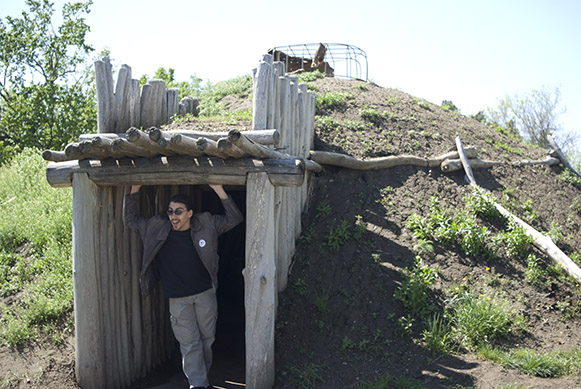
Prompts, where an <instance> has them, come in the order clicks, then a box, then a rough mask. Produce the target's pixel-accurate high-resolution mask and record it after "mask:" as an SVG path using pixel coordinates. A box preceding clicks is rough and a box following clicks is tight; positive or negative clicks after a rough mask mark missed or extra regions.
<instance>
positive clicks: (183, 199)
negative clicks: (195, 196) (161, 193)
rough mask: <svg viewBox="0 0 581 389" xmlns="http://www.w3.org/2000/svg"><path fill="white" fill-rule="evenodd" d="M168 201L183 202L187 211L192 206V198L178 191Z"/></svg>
mask: <svg viewBox="0 0 581 389" xmlns="http://www.w3.org/2000/svg"><path fill="white" fill-rule="evenodd" d="M169 202H170V203H181V204H184V205H185V206H186V210H187V211H189V210H190V209H192V208H193V203H192V199H191V198H190V196H187V195H185V194H183V193H178V194H176V195H173V196H172V198H171V199H170V200H169Z"/></svg>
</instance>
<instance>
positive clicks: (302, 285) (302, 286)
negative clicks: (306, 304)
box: [293, 278, 308, 297]
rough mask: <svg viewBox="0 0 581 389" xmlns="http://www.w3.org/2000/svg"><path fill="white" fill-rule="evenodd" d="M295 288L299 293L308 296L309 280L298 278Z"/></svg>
mask: <svg viewBox="0 0 581 389" xmlns="http://www.w3.org/2000/svg"><path fill="white" fill-rule="evenodd" d="M293 288H294V289H295V290H296V291H297V293H298V294H299V295H301V296H302V297H306V295H307V292H308V287H307V282H306V281H305V280H304V279H302V278H297V280H296V281H295V283H294V284H293Z"/></svg>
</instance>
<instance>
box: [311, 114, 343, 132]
mask: <svg viewBox="0 0 581 389" xmlns="http://www.w3.org/2000/svg"><path fill="white" fill-rule="evenodd" d="M315 119H316V121H317V129H318V130H319V131H320V132H321V133H332V132H335V131H338V130H339V129H341V123H340V122H339V121H338V120H336V119H333V118H332V117H329V116H320V115H317V116H316V117H315Z"/></svg>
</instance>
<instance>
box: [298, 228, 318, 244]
mask: <svg viewBox="0 0 581 389" xmlns="http://www.w3.org/2000/svg"><path fill="white" fill-rule="evenodd" d="M316 237H317V230H316V229H315V226H309V227H308V228H306V230H305V232H304V233H303V234H302V235H301V237H300V239H301V240H302V241H303V242H306V243H307V244H310V243H311V242H312V241H313V240H314V239H315V238H316Z"/></svg>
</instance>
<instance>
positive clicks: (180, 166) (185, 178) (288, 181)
mask: <svg viewBox="0 0 581 389" xmlns="http://www.w3.org/2000/svg"><path fill="white" fill-rule="evenodd" d="M250 172H266V173H267V174H268V177H269V179H270V180H271V182H272V184H273V185H275V186H300V185H302V183H303V181H304V178H305V161H304V160H303V159H300V158H288V159H253V158H244V159H227V160H224V159H221V158H215V157H201V158H200V157H191V156H173V157H161V156H160V157H155V158H134V159H131V158H123V159H118V160H116V159H112V158H110V159H105V160H95V159H85V160H81V161H76V160H74V161H65V162H51V163H49V165H48V166H47V169H46V178H47V181H48V183H49V184H50V185H51V186H53V187H55V188H59V187H67V186H71V185H72V179H73V174H74V173H87V174H88V176H89V178H90V179H91V180H92V181H93V182H94V183H95V184H97V185H103V186H123V185H134V184H142V185H187V184H190V185H197V184H223V185H242V186H243V185H246V176H247V174H248V173H250Z"/></svg>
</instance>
